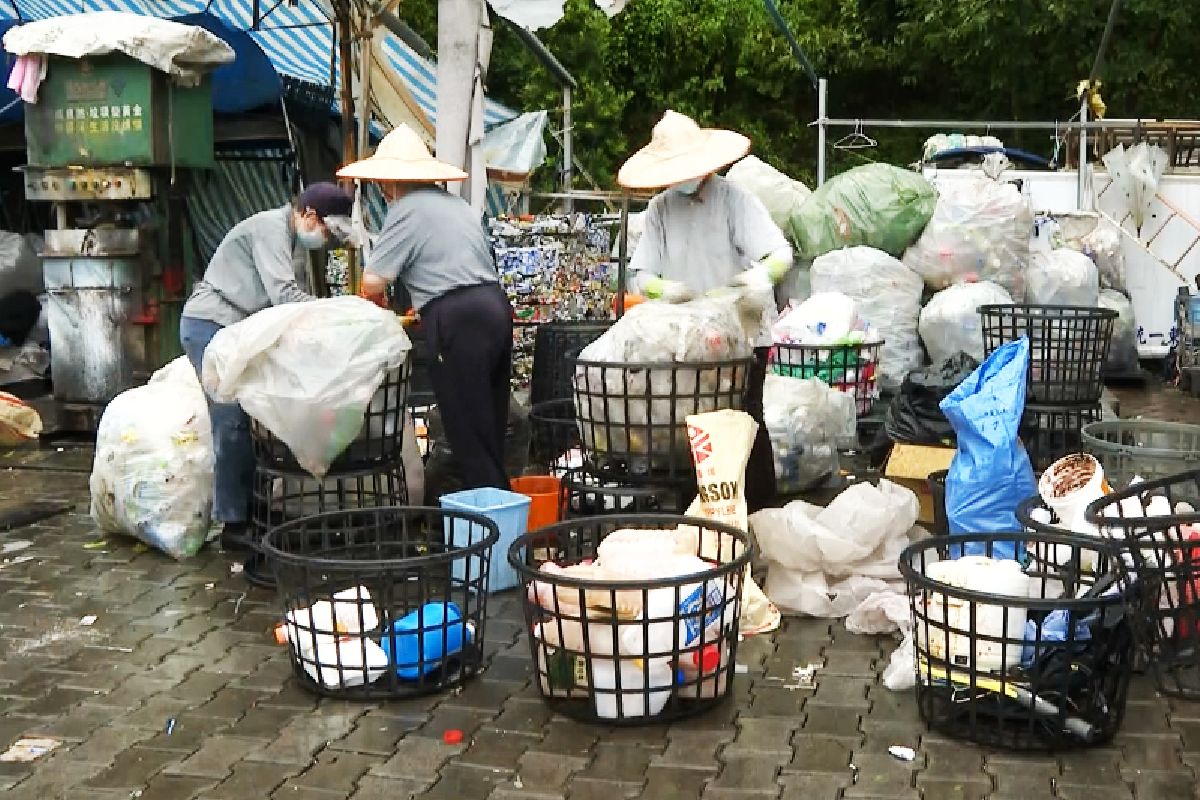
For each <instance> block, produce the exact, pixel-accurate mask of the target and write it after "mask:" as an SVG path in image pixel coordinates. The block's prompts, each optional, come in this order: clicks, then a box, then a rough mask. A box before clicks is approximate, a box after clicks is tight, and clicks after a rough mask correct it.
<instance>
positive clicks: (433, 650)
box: [379, 603, 475, 680]
mask: <svg viewBox="0 0 1200 800" xmlns="http://www.w3.org/2000/svg"><path fill="white" fill-rule="evenodd" d="M418 631H419V632H420V633H418ZM474 639H475V626H474V625H473V624H472V623H470V622H467V623H465V624H464V623H463V622H462V613H461V612H460V611H459V610H458V606H456V605H455V604H454V603H426V604H425V605H423V606H421V608H419V609H417V610H415V611H412V612H410V613H409V614H407V615H406V616H404V617H403V618H401V619H398V620H396V621H395V622H394V623H393V624H392V632H391V633H390V634H387V633H385V634H384V635H383V638H382V639H381V640H380V642H379V643H380V645H381V646H382V647H383V652H384V653H385V654H387V656H388V659H389V661H390V662H391V663H392V664H393V665H394V666H395V668H396V674H397V675H399V676H400V677H401V678H406V679H408V680H416V679H417V678H420V677H421V676H423V675H427V674H428V673H430V672H432V671H433V670H435V669H437V668H438V667H440V666H441V665H442V662H443V661H444V660H445V659H446V658H448V657H450V656H454V655H457V654H458V653H460V652H462V649H463V647H464V646H465V645H468V644H470V643H471V642H472V641H473V640H474ZM422 647H423V648H424V650H423V651H422V649H421V648H422Z"/></svg>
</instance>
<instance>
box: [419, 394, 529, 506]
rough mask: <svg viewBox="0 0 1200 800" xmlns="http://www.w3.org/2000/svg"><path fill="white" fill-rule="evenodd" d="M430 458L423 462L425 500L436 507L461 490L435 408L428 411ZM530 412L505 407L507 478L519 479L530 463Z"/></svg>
mask: <svg viewBox="0 0 1200 800" xmlns="http://www.w3.org/2000/svg"><path fill="white" fill-rule="evenodd" d="M427 424H428V429H429V456H428V458H427V459H426V461H425V498H426V502H428V503H429V504H430V505H437V504H438V498H440V497H442V496H443V495H447V494H451V493H453V492H457V491H459V490H461V489H462V488H463V479H462V473H461V471H460V470H459V467H458V461H457V459H456V458H455V456H454V453H453V452H451V450H450V442H449V441H448V440H447V439H446V433H445V429H444V428H443V427H442V415H441V413H439V410H438V408H437V407H436V406H435V407H433V408H431V409H430V410H429V418H428V423H427ZM529 431H530V429H529V411H528V409H526V408H525V407H524V406H522V405H521V404H520V403H518V402H516V401H513V402H511V403H509V406H508V431H507V433H506V435H505V440H504V462H505V466H506V467H507V469H508V477H509V478H518V477H520V476H521V475H523V474H524V473H525V468H526V466H528V464H529Z"/></svg>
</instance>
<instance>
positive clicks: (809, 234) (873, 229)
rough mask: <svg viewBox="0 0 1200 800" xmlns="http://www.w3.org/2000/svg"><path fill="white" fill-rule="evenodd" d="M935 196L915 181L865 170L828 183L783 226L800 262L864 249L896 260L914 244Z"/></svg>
mask: <svg viewBox="0 0 1200 800" xmlns="http://www.w3.org/2000/svg"><path fill="white" fill-rule="evenodd" d="M936 200H937V192H936V191H935V190H934V188H933V185H932V184H931V183H930V182H929V181H927V180H925V178H924V177H923V176H921V175H918V174H917V173H915V172H910V171H909V170H906V169H900V168H899V167H893V166H892V165H890V164H867V165H865V166H862V167H855V168H854V169H852V170H850V171H849V172H843V173H842V174H841V175H838V176H837V177H835V178H833V179H832V180H830V181H829V182H827V183H826V184H825V185H824V186H822V187H820V188H819V189H817V190H816V191H815V192H813V193H812V194H810V195H809V196H808V199H807V200H805V201H804V205H802V206H801V207H800V210H799V211H797V212H796V213H795V214H793V215H792V218H791V220H790V223H789V227H790V228H791V231H790V232H791V234H792V239H793V240H794V241H795V242H796V244H797V245H798V246H799V248H800V252H801V254H802V255H803V256H804V257H805V258H818V257H820V256H823V255H825V254H826V253H830V252H833V251H834V250H840V249H841V248H843V247H857V246H859V245H865V246H867V247H873V248H875V249H876V250H882V251H884V252H885V253H889V254H890V255H893V256H895V257H897V258H899V257H900V256H902V255H904V251H905V250H906V249H908V246H909V245H911V244H912V243H913V242H915V241H916V240H917V237H918V236H920V235H921V231H923V230H924V229H925V225H926V224H927V223H928V222H929V218H930V217H932V216H933V207H934V204H935V202H936Z"/></svg>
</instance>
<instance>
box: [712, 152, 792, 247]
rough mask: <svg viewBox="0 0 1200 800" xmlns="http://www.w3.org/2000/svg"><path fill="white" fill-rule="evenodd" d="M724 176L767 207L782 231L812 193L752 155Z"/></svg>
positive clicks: (735, 165) (731, 168)
mask: <svg viewBox="0 0 1200 800" xmlns="http://www.w3.org/2000/svg"><path fill="white" fill-rule="evenodd" d="M725 177H726V178H728V179H729V180H730V181H732V182H733V183H735V184H737V185H738V186H740V187H742V188H743V189H745V190H746V191H748V192H750V194H752V195H754V196H755V197H757V198H758V200H759V202H761V203H762V204H763V205H764V206H766V207H767V213H768V214H770V215H771V219H772V220H773V221H774V222H775V224H776V225H778V226H779V227H780V229H781V230H783V231H785V232H786V231H787V230H788V222H789V220H791V218H792V214H794V213H795V212H796V211H798V210H799V208H800V206H802V205H804V199H805V198H806V197H808V196H809V195H810V194H811V193H812V192H811V191H809V188H808V187H807V186H805V185H804V184H803V183H801V182H800V181H797V180H792V179H791V178H789V177H788V176H787V175H784V174H783V173H782V172H780V171H779V170H777V169H775V168H774V167H772V166H771V165H770V164H768V163H766V162H765V161H762V160H761V159H758V158H756V157H754V156H746V157H745V158H743V159H742V160H741V161H739V162H737V163H736V164H734V165H733V166H732V167H730V168H729V172H728V173H726V175H725Z"/></svg>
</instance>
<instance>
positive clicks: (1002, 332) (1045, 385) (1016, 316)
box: [979, 304, 1118, 406]
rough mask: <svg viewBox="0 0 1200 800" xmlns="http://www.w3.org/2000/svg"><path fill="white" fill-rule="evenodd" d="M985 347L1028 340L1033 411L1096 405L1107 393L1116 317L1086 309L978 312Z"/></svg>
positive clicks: (986, 308)
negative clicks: (1035, 407)
mask: <svg viewBox="0 0 1200 800" xmlns="http://www.w3.org/2000/svg"><path fill="white" fill-rule="evenodd" d="M979 313H980V316H981V317H982V322H983V347H984V350H985V351H986V352H987V353H988V354H989V355H990V354H991V353H992V352H994V351H995V350H997V349H999V348H1000V347H1001V346H1003V345H1005V344H1008V343H1009V342H1015V341H1016V340H1017V339H1020V338H1021V337H1022V336H1027V337H1029V383H1028V386H1027V388H1026V392H1025V397H1026V400H1027V401H1028V402H1029V403H1032V404H1034V405H1072V406H1079V405H1093V404H1096V403H1099V402H1100V395H1101V394H1102V393H1103V392H1104V364H1105V362H1106V361H1107V360H1108V348H1109V343H1110V341H1111V340H1112V332H1113V324H1114V323H1115V322H1116V320H1117V316H1118V315H1117V312H1116V311H1113V310H1111V309H1107V308H1091V307H1087V306H1042V305H1021V304H1013V305H987V306H980V307H979Z"/></svg>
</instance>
